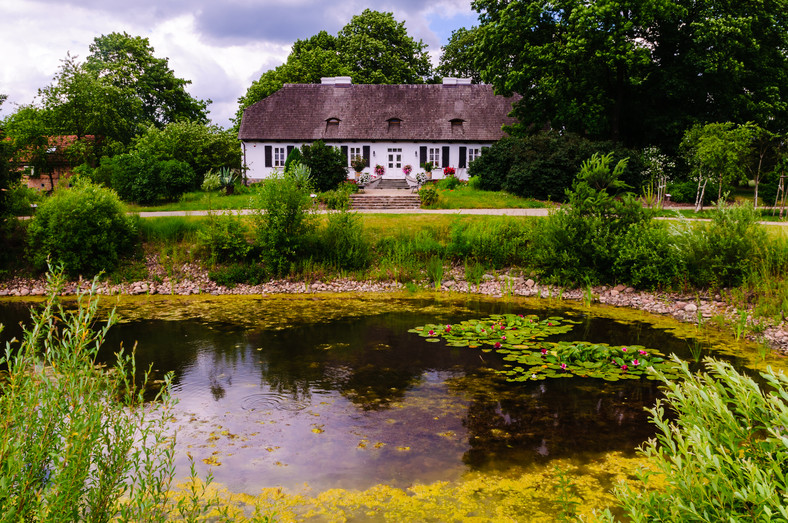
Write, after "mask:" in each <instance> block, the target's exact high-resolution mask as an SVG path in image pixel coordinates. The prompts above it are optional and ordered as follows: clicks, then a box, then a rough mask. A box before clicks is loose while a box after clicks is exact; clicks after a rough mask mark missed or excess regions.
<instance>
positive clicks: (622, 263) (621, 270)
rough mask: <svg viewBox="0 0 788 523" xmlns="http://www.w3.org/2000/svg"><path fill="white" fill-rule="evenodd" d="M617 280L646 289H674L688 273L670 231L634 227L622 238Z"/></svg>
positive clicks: (650, 225)
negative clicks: (684, 274) (685, 272)
mask: <svg viewBox="0 0 788 523" xmlns="http://www.w3.org/2000/svg"><path fill="white" fill-rule="evenodd" d="M614 252H615V259H614V261H613V277H614V278H615V279H616V280H617V281H624V282H627V283H629V284H630V285H632V286H635V287H639V288H642V289H657V288H662V289H665V288H670V287H673V286H674V285H675V284H676V283H677V282H678V281H679V279H680V277H681V276H682V274H683V273H684V268H683V260H682V259H681V256H680V255H679V252H678V251H677V250H676V249H675V246H674V245H673V238H672V236H671V235H670V233H669V231H668V230H667V228H666V227H663V226H662V224H657V223H653V222H643V223H638V224H634V225H632V226H630V227H629V229H627V231H626V232H625V233H624V234H623V236H620V237H618V239H617V244H616V245H615V248H614Z"/></svg>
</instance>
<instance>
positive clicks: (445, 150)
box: [441, 145, 450, 167]
mask: <svg viewBox="0 0 788 523" xmlns="http://www.w3.org/2000/svg"><path fill="white" fill-rule="evenodd" d="M441 156H442V157H443V158H442V159H441V162H442V165H441V167H448V166H449V163H450V162H449V146H448V145H445V146H443V154H442V155H441Z"/></svg>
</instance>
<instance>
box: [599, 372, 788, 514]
mask: <svg viewBox="0 0 788 523" xmlns="http://www.w3.org/2000/svg"><path fill="white" fill-rule="evenodd" d="M676 361H677V362H678V363H680V365H681V373H682V376H681V379H679V380H675V381H674V380H667V379H665V378H664V377H663V376H660V377H661V378H662V381H663V382H664V383H665V387H666V390H665V398H664V399H660V400H657V404H656V406H654V407H653V408H651V409H649V412H650V413H651V419H652V422H653V423H654V425H656V427H657V430H658V432H657V436H656V437H655V438H652V439H650V440H649V441H647V442H646V443H645V444H644V445H643V446H642V447H641V448H640V452H641V453H642V454H643V455H644V456H646V457H647V458H649V460H650V461H651V462H652V463H653V465H654V466H655V468H656V473H654V472H642V473H640V474H639V478H640V479H641V481H643V483H644V484H645V486H646V490H644V491H633V490H632V489H631V488H629V487H627V485H626V484H624V483H622V484H620V485H619V486H618V488H616V491H615V493H616V497H617V498H618V500H619V503H620V505H621V507H622V509H623V515H624V516H625V517H626V518H627V519H626V520H627V521H786V520H788V495H786V493H787V492H788V479H787V478H788V476H786V474H785V463H786V441H785V438H786V435H785V427H786V426H788V377H786V376H785V374H784V373H782V372H780V373H777V372H774V371H772V370H769V371H768V372H766V373H762V374H761V376H762V377H763V379H764V380H765V381H766V384H767V385H768V387H769V390H768V392H767V391H764V390H763V389H762V387H761V385H759V384H758V382H756V381H755V380H754V379H752V378H750V377H748V376H746V375H743V374H741V373H739V372H737V371H736V370H735V369H734V368H733V366H731V365H730V364H729V363H725V362H721V361H715V360H713V359H706V360H705V361H704V364H705V367H706V372H705V373H701V374H692V373H691V372H690V371H689V369H688V367H687V364H686V363H685V362H680V361H679V360H678V359H677V360H676ZM658 375H659V373H658ZM606 518H607V520H608V521H614V518H613V517H612V516H611V515H610V513H608V514H607V515H606Z"/></svg>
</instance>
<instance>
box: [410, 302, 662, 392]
mask: <svg viewBox="0 0 788 523" xmlns="http://www.w3.org/2000/svg"><path fill="white" fill-rule="evenodd" d="M571 323H572V322H571V321H567V320H564V319H563V318H560V317H557V316H556V317H549V318H545V319H543V320H540V319H539V318H538V317H537V316H536V315H528V316H525V315H522V314H519V315H517V314H496V315H492V316H490V317H488V318H482V319H478V320H465V321H462V322H460V323H454V324H427V325H424V326H422V327H416V328H415V329H411V330H410V331H408V332H414V333H417V334H419V335H420V336H422V337H424V338H426V339H427V341H433V342H436V341H438V340H440V339H444V340H446V344H447V345H448V346H449V347H469V348H479V347H481V350H482V351H486V352H489V351H490V350H495V352H497V353H498V354H501V355H503V359H504V361H507V362H512V363H506V364H505V367H506V370H503V371H501V373H502V374H503V375H505V376H506V377H507V379H508V380H509V381H528V380H543V379H546V378H564V377H566V378H568V377H571V376H578V377H584V378H585V377H588V378H602V379H604V380H606V381H618V380H620V379H640V378H643V377H646V378H649V379H654V377H653V376H650V375H649V371H648V369H649V367H653V368H659V369H662V370H663V372H664V373H665V374H667V375H673V365H672V364H671V363H670V362H667V361H666V360H665V359H664V356H663V355H662V354H661V353H659V352H657V351H654V350H646V349H645V348H644V347H641V346H637V345H632V346H626V347H623V346H622V347H610V346H608V345H605V344H592V343H574V342H566V341H560V342H557V343H551V342H545V341H541V340H543V339H544V338H547V337H548V336H552V335H556V334H563V333H567V332H569V331H571V329H572V327H571ZM524 366H527V368H526V367H524Z"/></svg>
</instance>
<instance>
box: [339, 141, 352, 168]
mask: <svg viewBox="0 0 788 523" xmlns="http://www.w3.org/2000/svg"><path fill="white" fill-rule="evenodd" d="M340 149H342V156H344V157H345V161H346V162H347V165H350V158H348V155H347V145H343V146H342V147H340Z"/></svg>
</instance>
